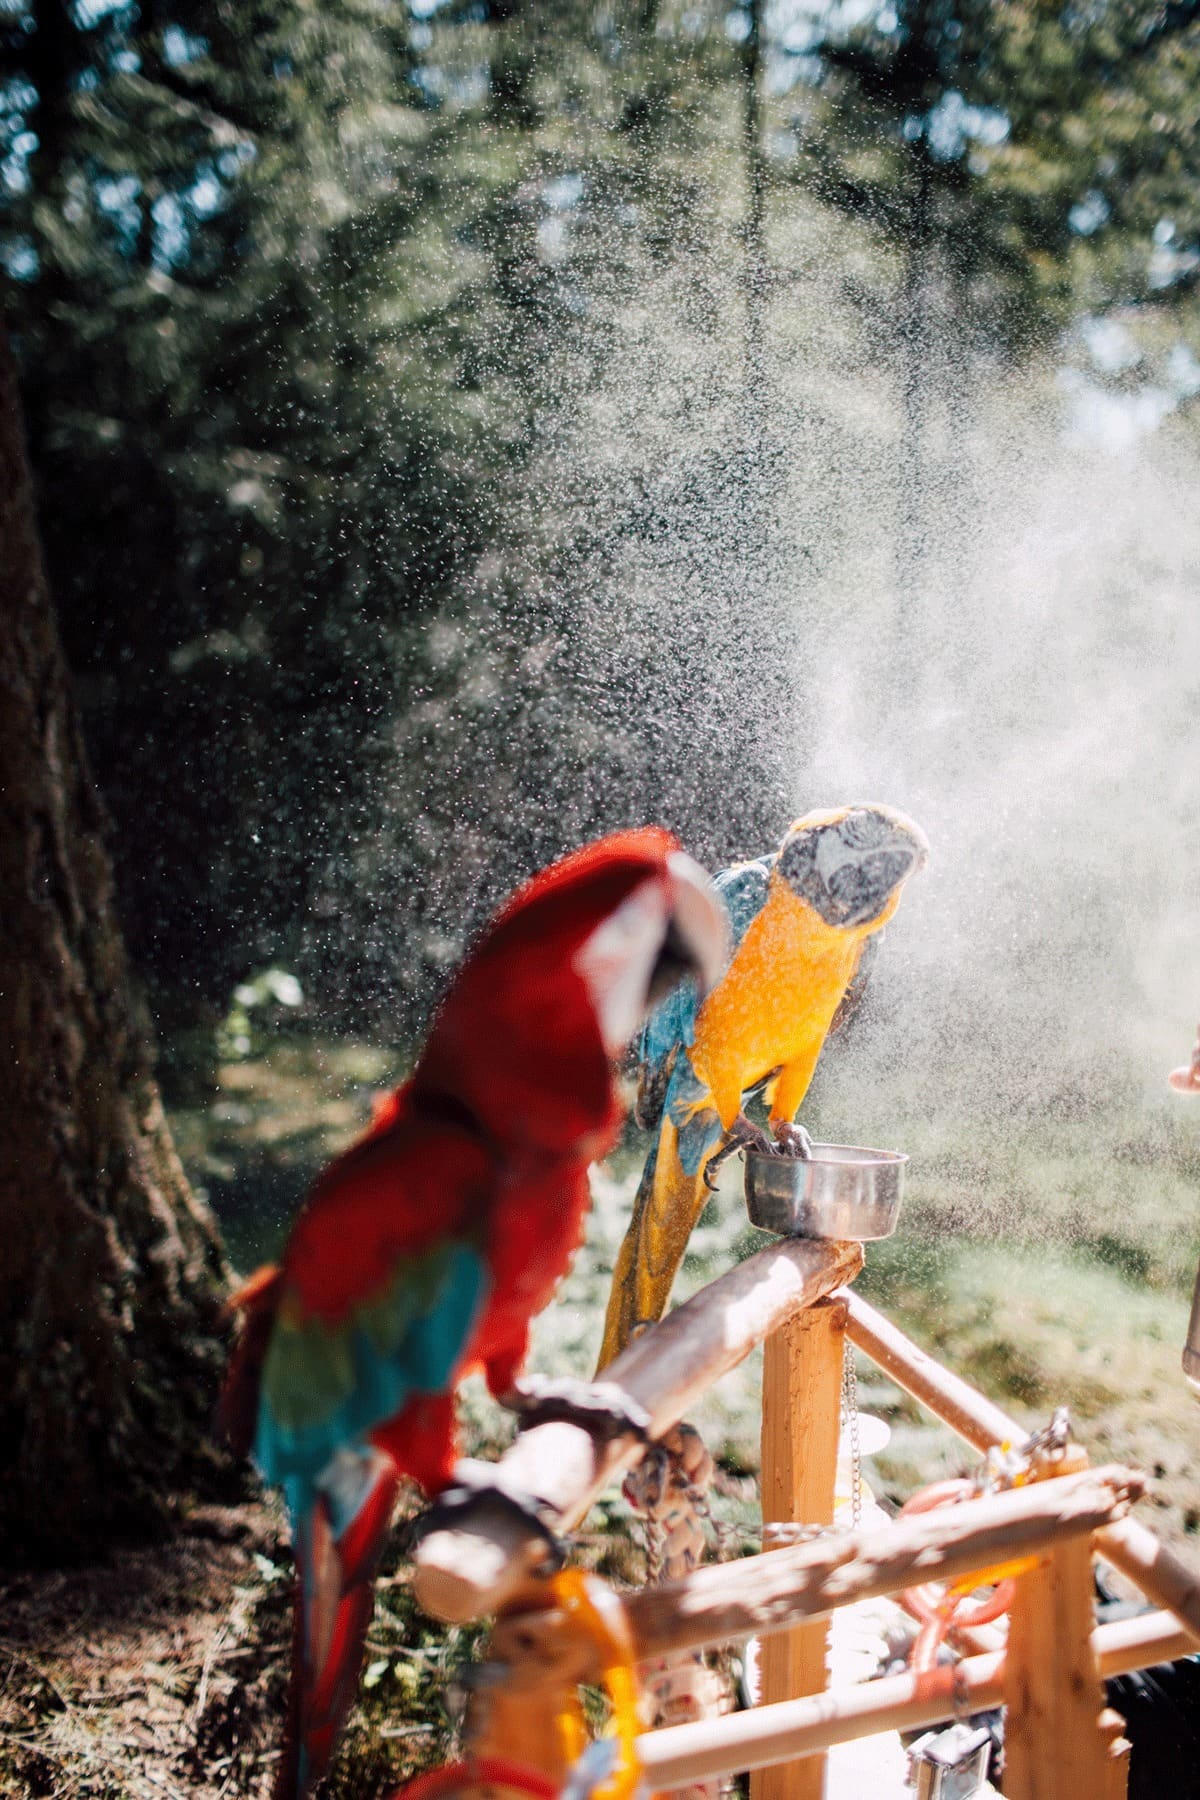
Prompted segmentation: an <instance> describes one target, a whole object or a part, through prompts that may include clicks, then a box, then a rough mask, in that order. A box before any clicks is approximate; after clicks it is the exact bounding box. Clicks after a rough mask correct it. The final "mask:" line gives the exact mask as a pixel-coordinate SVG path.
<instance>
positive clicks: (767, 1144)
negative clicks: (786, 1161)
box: [704, 1112, 775, 1193]
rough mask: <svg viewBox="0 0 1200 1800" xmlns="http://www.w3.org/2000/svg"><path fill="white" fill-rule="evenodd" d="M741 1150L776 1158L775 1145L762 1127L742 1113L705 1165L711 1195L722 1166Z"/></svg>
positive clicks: (705, 1179)
mask: <svg viewBox="0 0 1200 1800" xmlns="http://www.w3.org/2000/svg"><path fill="white" fill-rule="evenodd" d="M739 1150H750V1151H752V1152H753V1154H754V1155H755V1156H774V1155H775V1145H774V1143H773V1141H772V1140H771V1139H770V1138H769V1137H768V1136H767V1134H766V1132H765V1131H764V1130H763V1129H762V1127H761V1126H760V1125H756V1124H755V1123H754V1120H753V1119H748V1118H747V1117H746V1115H745V1113H744V1112H740V1113H739V1114H738V1116H737V1118H736V1119H735V1120H734V1121H733V1124H732V1125H731V1126H730V1127H729V1130H728V1131H727V1132H726V1133H725V1142H724V1143H723V1144H722V1145H721V1147H720V1149H719V1150H717V1151H715V1152H714V1153H713V1155H712V1156H710V1157H709V1159H708V1161H707V1162H706V1163H705V1165H704V1185H705V1187H706V1188H708V1190H709V1192H710V1193H711V1192H712V1191H713V1190H714V1189H715V1188H716V1185H717V1176H718V1174H719V1172H720V1169H721V1165H722V1164H723V1163H726V1162H728V1160H729V1158H730V1157H731V1156H733V1155H735V1154H736V1153H737V1151H739Z"/></svg>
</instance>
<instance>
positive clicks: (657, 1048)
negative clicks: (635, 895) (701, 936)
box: [637, 855, 775, 1173]
mask: <svg viewBox="0 0 1200 1800" xmlns="http://www.w3.org/2000/svg"><path fill="white" fill-rule="evenodd" d="M774 862H775V857H774V855H771V856H763V857H760V858H758V860H757V861H755V862H744V863H735V864H734V865H733V867H732V868H730V869H722V871H721V873H720V874H719V875H718V876H717V877H716V881H715V885H716V889H717V892H718V893H719V894H720V896H721V900H722V903H723V905H724V907H725V911H726V912H727V913H728V915H729V927H730V932H731V934H732V938H733V944H734V948H735V949H736V948H737V946H738V945H739V944H740V943H741V941H742V939H743V938H744V937H745V935H746V932H747V930H748V929H749V927H750V924H751V921H752V920H754V919H755V918H757V916H758V914H759V913H760V912H761V911H762V908H763V905H764V903H765V901H766V898H767V885H768V882H769V880H770V875H771V868H772V866H773V864H774ZM699 1010H700V995H699V991H698V989H697V987H696V983H695V982H694V981H684V982H682V983H681V984H680V985H679V987H677V988H676V989H675V990H674V992H673V993H671V994H668V996H667V998H666V999H665V1000H663V1001H662V1002H661V1004H660V1005H658V1006H656V1007H655V1009H654V1011H653V1012H652V1013H651V1015H650V1017H649V1019H648V1020H647V1021H646V1024H645V1027H644V1028H643V1031H642V1035H641V1039H640V1041H639V1043H638V1105H637V1119H638V1124H639V1125H641V1126H643V1127H644V1128H645V1129H647V1130H650V1129H653V1127H654V1126H656V1125H657V1124H659V1122H660V1121H661V1119H662V1116H663V1110H664V1108H666V1109H667V1110H668V1111H669V1112H670V1114H671V1117H672V1118H674V1120H675V1123H676V1126H677V1127H680V1128H681V1150H680V1155H681V1158H682V1159H683V1161H684V1167H685V1168H688V1169H689V1173H694V1172H695V1171H694V1170H692V1169H691V1168H690V1167H689V1165H690V1162H691V1161H692V1160H693V1157H694V1156H697V1155H702V1153H703V1149H702V1145H701V1143H700V1142H699V1141H698V1142H697V1143H696V1144H695V1145H688V1146H687V1151H686V1154H685V1150H684V1148H683V1132H684V1131H685V1130H686V1129H688V1126H689V1123H690V1122H692V1123H697V1124H698V1121H695V1115H694V1107H695V1104H696V1102H697V1100H698V1099H703V1097H704V1094H705V1092H706V1090H703V1089H701V1088H700V1086H699V1083H698V1082H697V1080H696V1077H695V1075H694V1073H693V1071H692V1066H691V1062H690V1061H689V1059H688V1055H687V1052H688V1050H689V1049H690V1048H691V1046H692V1044H693V1043H694V1042H695V1038H696V1015H697V1013H698V1012H699ZM693 1090H694V1091H693ZM712 1118H713V1120H714V1121H715V1120H716V1113H715V1112H714V1113H713V1114H712ZM718 1130H719V1124H718ZM708 1136H709V1132H708V1128H707V1125H706V1126H705V1128H704V1130H703V1133H702V1137H703V1142H704V1144H707V1141H708ZM696 1166H697V1167H699V1163H698V1162H697V1165H696Z"/></svg>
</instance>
